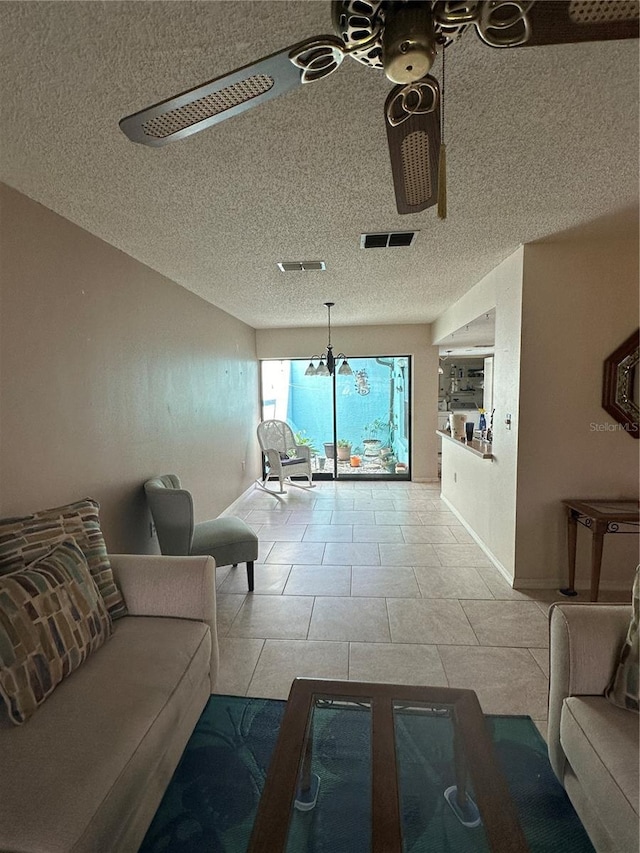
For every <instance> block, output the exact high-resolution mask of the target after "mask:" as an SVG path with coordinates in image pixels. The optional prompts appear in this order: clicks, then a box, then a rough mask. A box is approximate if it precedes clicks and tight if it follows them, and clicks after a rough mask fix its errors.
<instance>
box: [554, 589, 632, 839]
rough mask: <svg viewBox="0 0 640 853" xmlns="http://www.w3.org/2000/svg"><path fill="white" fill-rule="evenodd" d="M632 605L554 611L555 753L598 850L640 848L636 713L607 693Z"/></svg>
mask: <svg viewBox="0 0 640 853" xmlns="http://www.w3.org/2000/svg"><path fill="white" fill-rule="evenodd" d="M630 619H631V607H628V606H626V605H614V604H564V603H563V604H554V605H553V606H552V607H551V609H550V611H549V620H550V622H549V627H550V662H551V669H550V678H549V723H548V744H549V758H550V761H551V764H552V766H553V769H554V771H555V774H556V776H557V777H558V779H559V780H560V782H561V783H562V785H563V786H564V788H565V790H566V791H567V794H568V795H569V797H570V799H571V801H572V803H573V805H574V807H575V809H576V811H577V813H578V815H579V817H580V820H581V821H582V823H583V824H584V827H585V829H586V830H587V832H588V833H589V836H590V838H591V841H592V842H593V845H594V847H595V848H596V850H597V851H598V853H638V850H639V849H640V848H639V841H638V796H639V788H638V723H639V720H638V714H636V713H635V712H633V711H627V710H624V709H622V708H618V707H616V706H615V705H613V704H612V703H611V702H610V701H609V700H608V699H606V698H605V696H604V691H605V689H606V687H607V685H608V683H609V681H610V680H611V677H612V675H613V673H614V672H615V669H616V666H617V663H618V657H619V654H620V649H621V648H622V645H623V643H624V640H625V636H626V633H627V629H628V627H629V621H630Z"/></svg>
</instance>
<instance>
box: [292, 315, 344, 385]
mask: <svg viewBox="0 0 640 853" xmlns="http://www.w3.org/2000/svg"><path fill="white" fill-rule="evenodd" d="M324 304H325V305H326V306H327V314H328V329H329V342H328V343H327V350H326V352H323V353H322V355H312V356H311V361H310V362H309V367H307V369H306V370H305V372H304V375H305V376H333V374H334V371H335V368H336V362H337V361H339V360H340V359H342V364H341V365H340V367H339V368H338V373H339V375H340V376H353V370H351V368H350V367H349V362H348V361H347V357H346V355H345V354H344V353H343V352H339V353H338V355H337V356H334V354H333V347H332V346H331V309H332V308H333V306H334V305H335V302H325V303H324ZM315 359H319V362H318V366H317V367H314V364H313V362H314V360H315Z"/></svg>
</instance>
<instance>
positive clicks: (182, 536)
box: [144, 474, 258, 592]
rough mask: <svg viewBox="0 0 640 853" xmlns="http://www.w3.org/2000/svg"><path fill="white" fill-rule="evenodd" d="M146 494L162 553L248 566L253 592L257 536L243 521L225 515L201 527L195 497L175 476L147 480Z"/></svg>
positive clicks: (249, 582)
mask: <svg viewBox="0 0 640 853" xmlns="http://www.w3.org/2000/svg"><path fill="white" fill-rule="evenodd" d="M144 490H145V494H146V496H147V502H148V504H149V509H150V510H151V516H152V518H153V523H154V524H155V526H156V532H157V534H158V542H159V543H160V550H161V552H162V553H163V554H168V555H172V556H199V555H209V556H211V557H213V559H214V560H215V561H216V565H217V566H229V565H232V566H234V567H235V566H237V565H238V563H246V564H247V582H248V585H249V591H250V592H251V591H253V564H254V561H255V560H257V558H258V537H257V536H256V534H255V533H254V532H253V530H252V529H251V528H250V527H249V525H248V524H246V523H245V522H244V521H242V519H240V518H235V517H233V516H222V517H221V518H214V519H212V520H211V521H202V522H199V523H198V524H195V523H194V520H193V498H192V496H191V492H188V491H187V490H186V489H183V488H182V487H181V485H180V480H179V478H178V477H177V476H176V475H175V474H163V475H162V476H159V477H154V478H153V479H151V480H147V482H146V483H145V484H144Z"/></svg>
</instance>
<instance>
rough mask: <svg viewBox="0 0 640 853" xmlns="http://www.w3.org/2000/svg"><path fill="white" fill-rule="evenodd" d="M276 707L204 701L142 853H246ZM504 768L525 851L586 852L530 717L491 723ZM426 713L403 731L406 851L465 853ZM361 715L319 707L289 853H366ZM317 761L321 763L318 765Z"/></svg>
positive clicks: (279, 705) (479, 842) (443, 744)
mask: <svg viewBox="0 0 640 853" xmlns="http://www.w3.org/2000/svg"><path fill="white" fill-rule="evenodd" d="M284 706H285V703H284V702H283V701H276V700H272V699H249V698H245V697H237V696H212V697H211V699H210V700H209V702H208V704H207V706H206V708H205V709H204V711H203V713H202V716H201V717H200V720H199V722H198V725H197V726H196V728H195V730H194V732H193V734H192V736H191V739H190V740H189V743H188V744H187V747H186V749H185V751H184V754H183V756H182V759H181V760H180V764H179V765H178V767H177V768H176V771H175V774H174V776H173V779H172V780H171V783H170V785H169V787H168V788H167V791H166V793H165V796H164V798H163V800H162V802H161V804H160V807H159V808H158V811H157V813H156V816H155V818H154V820H153V822H152V824H151V826H150V827H149V830H148V832H147V835H146V837H145V839H144V842H143V844H142V847H141V848H140V853H165V851H166V853H203V851H207V853H245V851H246V848H247V844H248V841H249V836H250V834H251V829H252V826H253V820H254V817H255V814H256V809H257V806H258V801H259V799H260V793H261V791H262V788H263V785H264V780H265V777H266V773H267V770H268V767H269V761H270V758H271V753H272V751H273V748H274V746H275V742H276V739H277V736H278V730H279V728H280V722H281V719H282V715H283V713H284ZM487 721H488V724H489V727H490V730H491V733H492V737H493V740H494V743H495V747H496V751H497V753H498V757H499V760H500V764H501V767H502V771H503V773H504V775H505V777H506V779H507V782H508V785H509V789H510V791H511V796H512V798H513V800H514V802H515V804H516V807H517V809H518V813H519V817H520V821H521V823H522V826H523V829H524V832H525V835H526V837H527V841H528V843H529V846H530V849H531V853H593V847H592V845H591V843H590V842H589V839H588V837H587V835H586V832H585V831H584V829H583V827H582V824H581V823H580V820H579V819H578V817H577V815H576V814H575V812H574V810H573V807H572V806H571V803H570V802H569V800H568V798H567V796H566V794H565V792H564V790H563V788H562V787H561V785H560V784H559V783H558V781H557V780H556V778H555V776H554V774H553V771H552V769H551V766H550V765H549V761H548V758H547V747H546V744H545V742H544V740H543V739H542V737H541V736H540V733H539V732H538V730H537V729H536V727H535V725H534V724H533V722H532V721H531V719H530V718H529V717H501V716H488V717H487ZM446 724H447V721H446V720H442V719H438V718H430V719H428V720H427V721H426V725H427V726H430V727H431V728H430V729H427V730H426V731H427V733H428V736H427V735H425V719H424V717H420V718H415V717H414V718H413V719H410V720H408V721H403V722H402V727H401V729H399V735H398V738H399V746H398V749H399V755H400V754H402V755H403V760H402V761H400V760H399V763H400V766H401V769H400V788H401V797H402V811H403V831H404V839H405V851H407V853H423V851H424V853H427V852H428V853H471V851H476V850H478V851H484V850H487V849H488V848H487V846H486V844H485V842H484V839H483V836H482V831H481V830H477V829H475V830H474V829H468V828H465V827H463V826H462V825H461V824H460V823H459V822H458V821H457V819H456V818H455V816H454V815H453V812H452V811H451V810H450V808H449V806H448V805H447V803H446V802H445V800H444V797H443V791H444V790H445V788H446V787H447V786H448V785H450V784H452V780H451V770H450V768H451V755H450V754H449V746H448V741H449V739H448V738H447V737H443V736H440V737H438V732H439V731H440V733H441V734H442V732H443V729H442V728H440V729H438V727H439V726H440V727H442V726H443V725H446ZM368 741H369V715H368V714H366V713H363V712H358V711H353V710H344V709H341V710H336V709H324V710H323V711H322V714H318V713H316V717H315V724H314V744H313V753H314V768H313V769H314V771H316V772H318V773H319V775H320V777H321V780H322V782H321V792H320V796H319V798H318V803H317V805H316V808H315V809H314V810H313V811H312V812H307V813H301V812H296V818H295V820H296V825H295V827H294V828H293V830H292V833H291V835H290V844H289V850H290V853H298V851H300V853H302V851H305V853H343V851H344V853H368V851H369V850H370V836H369V827H368V825H369V820H370V814H369V799H370V784H369V755H370V750H369V745H368ZM316 762H317V764H316Z"/></svg>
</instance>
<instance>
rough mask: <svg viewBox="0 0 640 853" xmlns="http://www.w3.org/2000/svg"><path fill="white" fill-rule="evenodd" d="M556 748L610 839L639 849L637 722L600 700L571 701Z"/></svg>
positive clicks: (565, 706)
mask: <svg viewBox="0 0 640 853" xmlns="http://www.w3.org/2000/svg"><path fill="white" fill-rule="evenodd" d="M560 742H561V745H562V748H563V750H564V752H565V755H566V756H567V760H568V761H569V764H570V765H571V767H572V768H573V771H574V773H575V775H576V776H577V777H578V779H579V780H580V782H581V784H582V787H583V788H584V791H585V794H586V796H587V797H588V799H589V801H590V802H591V805H592V809H593V810H594V811H595V812H597V814H598V817H599V819H600V821H601V822H602V824H603V825H604V826H605V828H607V829H608V831H609V833H610V835H611V837H612V838H621V837H624V838H625V839H626V841H625V846H624V847H622V848H621V849H624V850H637V849H638V795H639V790H640V786H639V783H638V718H637V716H636V715H635V714H633V713H631V712H630V711H627V710H623V709H622V708H617V707H615V706H614V705H612V704H611V703H610V702H609V701H607V699H605V698H604V696H570V697H569V698H567V699H565V701H564V703H563V708H562V716H561V720H560Z"/></svg>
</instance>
